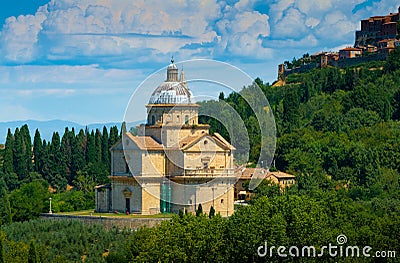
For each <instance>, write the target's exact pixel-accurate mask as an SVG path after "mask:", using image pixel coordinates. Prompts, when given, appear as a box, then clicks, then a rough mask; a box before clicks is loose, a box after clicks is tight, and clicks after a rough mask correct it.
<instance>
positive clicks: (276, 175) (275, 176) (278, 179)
mask: <svg viewBox="0 0 400 263" xmlns="http://www.w3.org/2000/svg"><path fill="white" fill-rule="evenodd" d="M265 179H267V180H271V181H272V182H274V183H275V184H278V185H279V186H280V187H281V188H286V187H291V186H292V185H293V184H294V183H295V179H296V176H294V175H293V174H288V173H284V172H280V171H277V172H269V173H267V175H266V177H265Z"/></svg>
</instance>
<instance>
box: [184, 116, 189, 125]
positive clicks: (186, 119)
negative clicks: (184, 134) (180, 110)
mask: <svg viewBox="0 0 400 263" xmlns="http://www.w3.org/2000/svg"><path fill="white" fill-rule="evenodd" d="M185 124H186V125H188V124H189V115H185Z"/></svg>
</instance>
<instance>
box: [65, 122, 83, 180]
mask: <svg viewBox="0 0 400 263" xmlns="http://www.w3.org/2000/svg"><path fill="white" fill-rule="evenodd" d="M85 148H86V139H85V133H84V131H83V130H82V129H81V130H80V131H79V133H78V134H77V135H76V137H75V139H74V140H73V142H72V165H71V175H70V180H69V182H70V183H72V182H73V181H74V180H75V177H76V175H77V173H78V171H80V170H82V169H83V168H84V167H85V164H86V157H85Z"/></svg>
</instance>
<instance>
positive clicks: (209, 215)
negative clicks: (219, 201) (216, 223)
mask: <svg viewBox="0 0 400 263" xmlns="http://www.w3.org/2000/svg"><path fill="white" fill-rule="evenodd" d="M213 216H215V209H214V207H213V206H211V207H210V213H208V217H209V218H210V219H211V217H213Z"/></svg>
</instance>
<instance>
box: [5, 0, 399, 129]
mask: <svg viewBox="0 0 400 263" xmlns="http://www.w3.org/2000/svg"><path fill="white" fill-rule="evenodd" d="M0 5H1V8H0V19H1V20H0V21H1V23H2V27H1V32H0V102H1V105H2V110H1V111H0V122H3V121H12V120H26V119H35V120H51V119H63V120H70V121H75V122H78V123H81V124H89V123H96V122H114V121H121V120H122V119H123V116H124V111H125V108H126V106H127V103H128V102H129V98H130V96H131V94H132V93H133V92H134V90H135V89H136V87H137V86H138V85H139V84H140V83H141V82H142V81H144V80H145V79H146V77H148V76H149V74H151V73H154V72H156V71H158V70H159V69H160V68H162V67H164V66H166V65H168V63H169V60H170V57H171V56H172V55H173V56H174V57H175V60H176V61H184V60H189V59H197V58H205V59H215V60H220V61H223V62H227V63H231V64H232V65H234V66H236V67H238V68H240V69H242V70H244V71H245V72H247V73H248V74H249V75H250V76H251V77H253V78H255V77H260V78H261V79H263V80H264V81H266V82H272V81H274V79H275V78H276V75H277V64H279V63H281V62H283V61H284V60H291V59H292V58H293V57H294V56H296V57H299V56H301V55H302V54H303V53H306V52H308V53H314V52H318V51H323V50H324V51H328V50H338V49H339V48H341V47H344V46H348V45H352V44H353V42H354V31H355V30H357V29H359V27H360V23H359V20H360V19H363V18H367V17H369V16H372V15H384V14H387V13H389V12H396V11H397V7H398V5H399V2H398V0H384V1H370V0H367V1H364V0H267V1H265V0H264V1H247V0H240V1H238V0H227V1H212V0H202V1H190V0H169V1H163V0H150V1H147V0H146V1H144V0H140V1H139V0H112V1H110V0H52V1H45V0H18V1H11V0H3V1H2V3H1V4H0ZM214 73H215V72H214ZM186 76H187V77H188V78H190V72H186ZM154 88H156V87H154ZM144 100H145V98H144ZM139 110H143V111H144V110H145V109H139Z"/></svg>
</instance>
